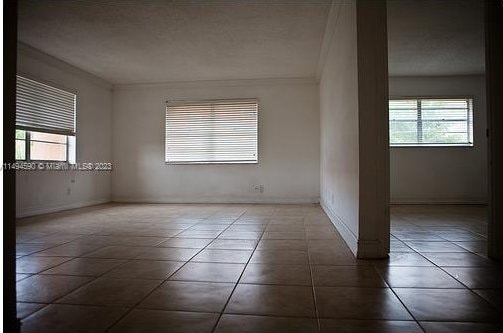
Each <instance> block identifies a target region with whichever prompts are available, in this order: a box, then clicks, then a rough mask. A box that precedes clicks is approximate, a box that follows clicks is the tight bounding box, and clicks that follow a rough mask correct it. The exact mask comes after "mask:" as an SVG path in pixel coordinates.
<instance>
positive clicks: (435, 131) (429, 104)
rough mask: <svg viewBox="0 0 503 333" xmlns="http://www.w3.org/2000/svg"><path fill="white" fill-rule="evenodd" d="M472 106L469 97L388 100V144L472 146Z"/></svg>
mask: <svg viewBox="0 0 503 333" xmlns="http://www.w3.org/2000/svg"><path fill="white" fill-rule="evenodd" d="M472 105H473V102H472V100H471V99H469V98H456V99H453V98H448V99H440V98H434V99H428V98H420V99H398V100H390V101H389V114H390V117H389V121H390V144H391V145H471V144H472V143H473V107H472Z"/></svg>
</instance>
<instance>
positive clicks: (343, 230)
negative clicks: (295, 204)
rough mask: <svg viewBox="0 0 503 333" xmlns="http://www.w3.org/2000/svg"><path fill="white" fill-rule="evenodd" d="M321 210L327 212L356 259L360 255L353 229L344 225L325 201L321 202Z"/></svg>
mask: <svg viewBox="0 0 503 333" xmlns="http://www.w3.org/2000/svg"><path fill="white" fill-rule="evenodd" d="M320 205H321V208H322V209H323V210H324V211H325V214H327V216H328V218H329V219H330V221H332V224H333V225H334V226H335V228H336V229H337V231H339V233H340V234H341V236H342V238H343V239H344V241H345V242H346V244H347V245H348V246H349V249H350V250H351V252H353V254H354V255H355V257H356V256H357V255H358V237H357V236H356V235H355V234H354V233H353V231H352V230H351V229H349V227H348V226H347V225H346V223H344V221H343V220H342V219H341V218H340V216H339V215H337V214H336V213H335V212H334V211H333V210H332V209H330V207H329V206H328V205H326V204H325V203H324V202H323V200H321V201H320Z"/></svg>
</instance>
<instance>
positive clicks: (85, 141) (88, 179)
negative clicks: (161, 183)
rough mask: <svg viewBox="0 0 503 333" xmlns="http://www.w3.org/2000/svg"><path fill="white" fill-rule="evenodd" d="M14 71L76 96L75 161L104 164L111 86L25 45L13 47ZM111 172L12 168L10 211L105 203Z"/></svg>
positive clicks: (20, 214) (32, 212)
mask: <svg viewBox="0 0 503 333" xmlns="http://www.w3.org/2000/svg"><path fill="white" fill-rule="evenodd" d="M17 66H18V73H19V74H21V75H25V76H29V77H31V78H33V79H38V80H41V81H42V82H47V83H49V84H53V85H55V86H60V87H65V88H67V89H71V90H74V91H76V94H77V121H76V123H77V162H80V163H83V162H110V161H111V156H112V151H111V139H112V136H111V124H112V123H111V107H112V93H111V87H110V86H109V85H108V84H107V83H106V82H104V81H102V80H101V79H98V78H96V77H93V76H91V75H90V74H87V73H85V72H83V71H81V70H79V69H77V68H75V67H73V66H70V65H68V64H65V63H63V62H61V61H59V60H57V59H55V58H52V57H49V56H47V55H45V54H43V53H40V52H38V51H36V50H34V49H31V48H29V47H27V46H23V45H20V46H19V48H18V63H17ZM110 198H111V172H96V171H18V172H17V173H16V215H17V216H18V217H24V216H30V215H37V214H43V213H49V212H54V211H59V210H64V209H69V208H77V207H83V206H88V205H92V204H97V203H103V202H108V201H110Z"/></svg>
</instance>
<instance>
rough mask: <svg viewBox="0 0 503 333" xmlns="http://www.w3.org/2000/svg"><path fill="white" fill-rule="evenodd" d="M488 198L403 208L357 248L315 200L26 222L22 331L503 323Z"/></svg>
mask: <svg viewBox="0 0 503 333" xmlns="http://www.w3.org/2000/svg"><path fill="white" fill-rule="evenodd" d="M484 221H485V209H484V208H483V207H476V206H397V207H393V209H392V237H391V253H390V258H389V259H388V260H367V261H365V260H355V259H354V258H353V255H352V254H351V252H350V251H349V249H348V248H347V247H346V245H345V243H344V242H343V240H342V239H341V237H340V235H339V234H338V233H337V232H336V231H335V229H334V228H333V226H332V225H331V223H330V221H329V220H328V218H327V217H326V215H325V214H324V213H323V211H322V210H321V209H320V207H318V206H314V205H312V206H309V205H304V206H301V205H284V206H283V205H277V206H272V205H160V204H159V205H136V204H127V205H126V204H124V205H103V206H96V207H92V208H86V209H79V210H73V211H68V212H64V213H57V214H50V215H45V216H40V217H35V218H29V219H24V220H20V221H18V227H17V235H18V244H17V255H18V266H17V273H18V275H17V278H18V286H17V294H18V302H19V303H18V315H19V316H20V317H21V318H22V332H23V333H24V332H26V333H27V332H37V333H44V332H50V333H58V332H93V333H97V332H135V333H138V332H156V333H159V332H173V333H183V332H217V333H222V332H240V333H241V332H250V333H252V332H253V333H259V332H274V333H276V332H373V333H379V332H400V333H408V332H456V333H458V332H471V333H475V332H501V331H502V330H501V329H502V327H501V326H500V325H501V318H502V313H503V305H502V303H503V301H502V300H503V296H502V294H503V293H502V291H503V283H502V282H501V281H503V271H502V267H501V266H500V265H498V264H496V263H495V262H493V261H491V260H489V259H488V258H486V257H485V255H484V253H485V245H486V224H485V222H484Z"/></svg>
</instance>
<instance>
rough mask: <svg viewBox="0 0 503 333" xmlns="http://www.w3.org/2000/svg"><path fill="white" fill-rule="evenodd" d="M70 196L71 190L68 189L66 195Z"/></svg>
mask: <svg viewBox="0 0 503 333" xmlns="http://www.w3.org/2000/svg"><path fill="white" fill-rule="evenodd" d="M70 194H72V189H71V188H70V187H69V188H67V189H66V195H70Z"/></svg>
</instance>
